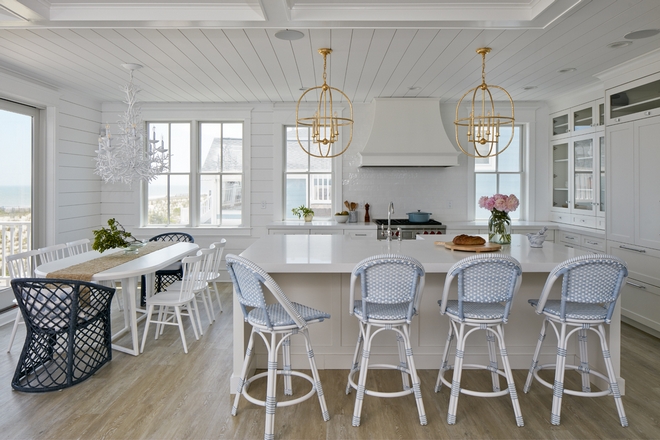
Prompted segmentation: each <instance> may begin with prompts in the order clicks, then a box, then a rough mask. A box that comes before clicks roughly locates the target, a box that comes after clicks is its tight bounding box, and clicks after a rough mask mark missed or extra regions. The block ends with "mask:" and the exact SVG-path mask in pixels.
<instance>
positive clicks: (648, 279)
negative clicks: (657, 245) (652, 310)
mask: <svg viewBox="0 0 660 440" xmlns="http://www.w3.org/2000/svg"><path fill="white" fill-rule="evenodd" d="M608 253H609V254H612V255H615V256H617V257H619V258H621V259H622V260H624V261H625V262H626V264H627V265H628V276H629V277H630V278H634V279H636V280H639V281H642V282H643V283H647V284H651V285H654V286H658V287H660V271H659V270H658V268H660V251H658V250H655V249H649V248H643V247H641V246H635V245H629V244H624V243H616V242H611V241H610V242H608Z"/></svg>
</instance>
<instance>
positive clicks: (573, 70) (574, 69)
mask: <svg viewBox="0 0 660 440" xmlns="http://www.w3.org/2000/svg"><path fill="white" fill-rule="evenodd" d="M576 70H577V69H576V68H575V67H567V68H565V69H560V70H558V71H557V72H559V73H568V72H575V71H576Z"/></svg>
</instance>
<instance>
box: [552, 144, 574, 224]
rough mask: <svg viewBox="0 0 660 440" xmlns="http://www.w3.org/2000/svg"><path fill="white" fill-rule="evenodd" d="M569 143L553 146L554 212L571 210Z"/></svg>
mask: <svg viewBox="0 0 660 440" xmlns="http://www.w3.org/2000/svg"><path fill="white" fill-rule="evenodd" d="M568 152H569V150H568V142H560V143H556V144H554V145H553V146H552V208H553V210H554V211H559V212H562V211H565V212H568V210H569V196H568V195H569V188H568V187H569V183H570V179H569V171H568V165H569V162H568Z"/></svg>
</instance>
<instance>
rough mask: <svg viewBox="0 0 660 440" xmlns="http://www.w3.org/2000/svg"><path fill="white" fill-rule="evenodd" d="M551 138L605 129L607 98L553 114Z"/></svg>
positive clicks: (561, 137)
mask: <svg viewBox="0 0 660 440" xmlns="http://www.w3.org/2000/svg"><path fill="white" fill-rule="evenodd" d="M550 118H551V130H552V133H551V139H564V138H567V137H570V136H576V135H581V134H584V133H594V132H596V131H599V130H604V129H605V100H604V99H599V100H596V101H590V102H587V103H585V104H582V105H578V106H575V107H572V108H570V109H566V110H563V111H560V112H556V113H553V114H552V115H551V117H550Z"/></svg>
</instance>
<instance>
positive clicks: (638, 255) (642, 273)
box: [607, 241, 660, 332]
mask: <svg viewBox="0 0 660 440" xmlns="http://www.w3.org/2000/svg"><path fill="white" fill-rule="evenodd" d="M607 245H608V249H607V252H608V253H609V254H611V255H615V256H617V257H619V258H621V259H622V260H624V261H625V262H626V264H627V266H628V279H627V280H626V285H625V286H624V288H623V289H622V290H621V314H622V316H624V317H626V318H628V319H630V320H633V321H635V322H638V323H640V324H643V325H644V326H646V327H649V328H651V329H653V330H655V331H658V332H660V271H658V268H659V267H660V250H656V249H649V248H643V247H639V246H634V245H629V244H623V243H616V242H612V241H608V242H607ZM642 329H644V328H642Z"/></svg>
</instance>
